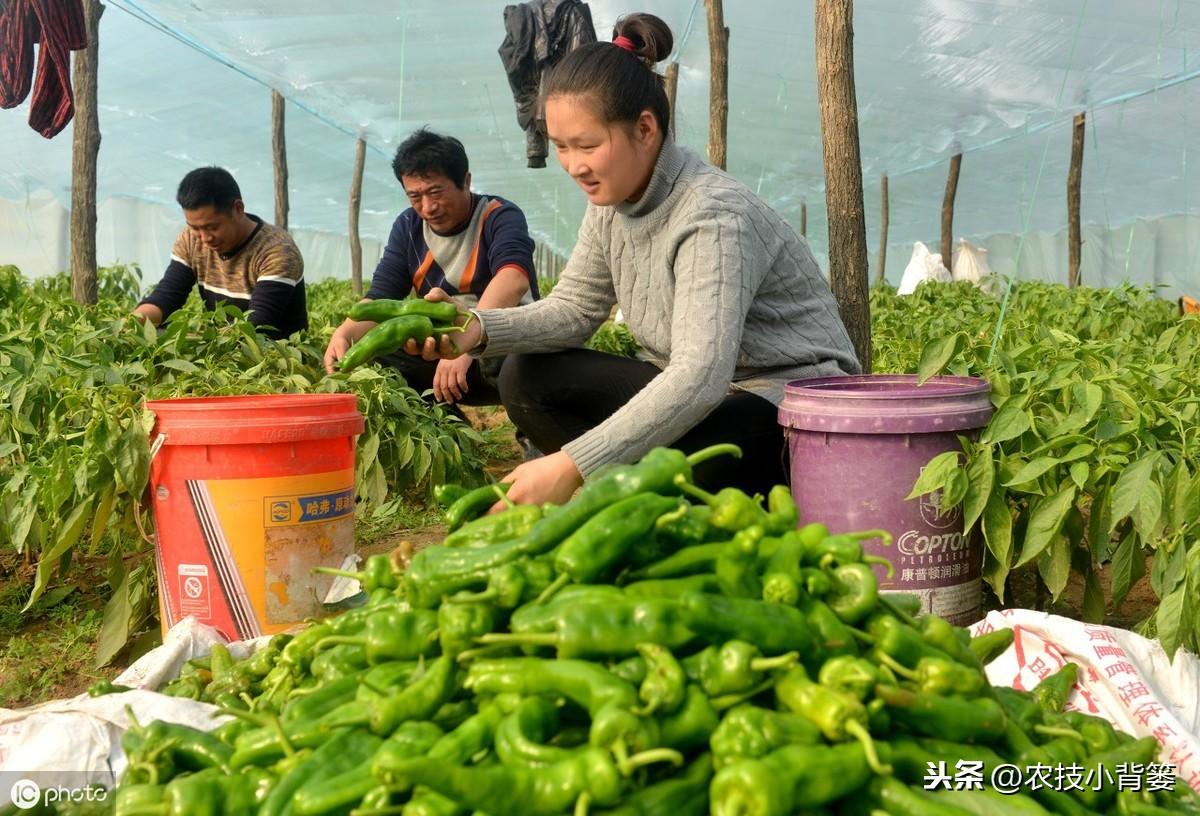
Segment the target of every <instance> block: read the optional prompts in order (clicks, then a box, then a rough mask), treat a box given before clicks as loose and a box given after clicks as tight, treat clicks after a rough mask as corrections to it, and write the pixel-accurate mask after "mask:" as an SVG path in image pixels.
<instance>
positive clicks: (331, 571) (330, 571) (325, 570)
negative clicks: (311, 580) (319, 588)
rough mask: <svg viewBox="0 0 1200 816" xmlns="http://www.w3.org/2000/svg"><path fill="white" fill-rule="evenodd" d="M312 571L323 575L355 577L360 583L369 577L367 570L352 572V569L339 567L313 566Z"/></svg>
mask: <svg viewBox="0 0 1200 816" xmlns="http://www.w3.org/2000/svg"><path fill="white" fill-rule="evenodd" d="M312 571H313V572H316V573H320V574H321V575H340V576H341V577H342V578H354V579H355V580H357V581H358V582H359V583H360V584H361V583H362V581H363V579H364V578H366V577H367V576H366V573H365V572H351V571H350V570H344V569H338V568H337V567H313V568H312Z"/></svg>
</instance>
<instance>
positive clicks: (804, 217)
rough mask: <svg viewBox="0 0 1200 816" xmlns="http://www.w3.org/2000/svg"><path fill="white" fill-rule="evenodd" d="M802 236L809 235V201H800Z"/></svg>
mask: <svg viewBox="0 0 1200 816" xmlns="http://www.w3.org/2000/svg"><path fill="white" fill-rule="evenodd" d="M800 237H801V238H807V237H808V202H807V201H801V202H800Z"/></svg>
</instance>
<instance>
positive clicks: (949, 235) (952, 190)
mask: <svg viewBox="0 0 1200 816" xmlns="http://www.w3.org/2000/svg"><path fill="white" fill-rule="evenodd" d="M960 167H962V153H961V152H959V153H955V154H954V155H953V156H951V157H950V175H949V177H947V179H946V195H945V196H944V197H943V198H942V264H943V265H944V266H945V267H946V268H947V269H952V268H953V267H952V263H953V261H954V255H953V252H954V245H953V243H952V242H953V240H954V196H955V194H957V193H958V171H959V168H960Z"/></svg>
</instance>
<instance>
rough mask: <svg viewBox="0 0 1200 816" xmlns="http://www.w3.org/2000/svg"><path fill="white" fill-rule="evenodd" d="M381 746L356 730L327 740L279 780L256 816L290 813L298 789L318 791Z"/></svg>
mask: <svg viewBox="0 0 1200 816" xmlns="http://www.w3.org/2000/svg"><path fill="white" fill-rule="evenodd" d="M381 742H382V741H381V740H380V739H379V737H377V736H375V735H373V734H368V733H365V732H363V731H359V730H357V729H347V730H344V731H339V732H337V733H336V734H334V735H333V736H329V737H327V738H326V741H325V742H324V743H323V744H322V745H321V746H320V747H319V748H317V749H316V750H315V751H313V752H312V754H311V755H310V756H309V757H308V758H307V759H305V760H304V761H302V762H300V763H298V764H297V765H296V766H295V767H293V768H291V769H290V770H289V771H288V772H287V773H285V774H284V775H283V776H281V777H280V779H279V781H278V782H277V783H276V784H275V787H274V788H272V789H271V793H270V794H269V795H268V796H267V799H266V801H265V802H263V804H262V807H261V808H260V810H259V814H260V816H283V814H287V813H290V812H292V800H293V797H294V796H296V795H297V793H298V792H299V791H300V790H301V789H302V788H308V789H310V790H314V791H315V790H318V789H319V786H321V785H323V784H324V781H325V780H327V779H330V778H332V777H334V776H336V775H338V774H339V773H342V772H344V771H347V770H349V769H350V768H352V767H354V766H355V765H358V764H360V763H363V762H368V761H369V760H370V758H371V756H372V755H373V754H374V753H375V751H376V750H378V749H379V746H380V744H381ZM310 786H311V787H310Z"/></svg>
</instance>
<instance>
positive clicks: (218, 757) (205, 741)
mask: <svg viewBox="0 0 1200 816" xmlns="http://www.w3.org/2000/svg"><path fill="white" fill-rule="evenodd" d="M130 730H132V731H135V732H138V733H136V734H135V736H134V737H131V747H132V744H133V741H134V740H137V742H138V743H140V744H137V746H136V750H135V751H133V752H130V753H135V754H138V755H141V754H146V753H151V754H152V753H155V752H156V751H157V750H158V748H160V747H164V749H165V751H166V752H167V753H168V754H169V756H170V758H171V759H172V760H173V762H174V764H175V765H176V766H177V767H179V768H180V769H182V770H189V771H202V770H205V769H206V768H218V769H220V770H222V771H224V772H228V771H229V770H230V759H231V758H232V756H233V748H231V747H230V746H228V745H226V744H225V743H223V742H221V740H220V739H218V738H217V737H216V736H214V735H213V734H211V733H209V732H207V731H201V730H199V729H198V728H192V727H191V726H188V725H183V724H181V723H169V722H165V721H163V720H155V721H154V722H152V723H150V724H149V725H147V726H145V727H142V726H140V725H139V724H138V723H137V722H136V721H135V722H134V724H133V725H132V726H131V729H130ZM122 745H124V742H123V743H122Z"/></svg>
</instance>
